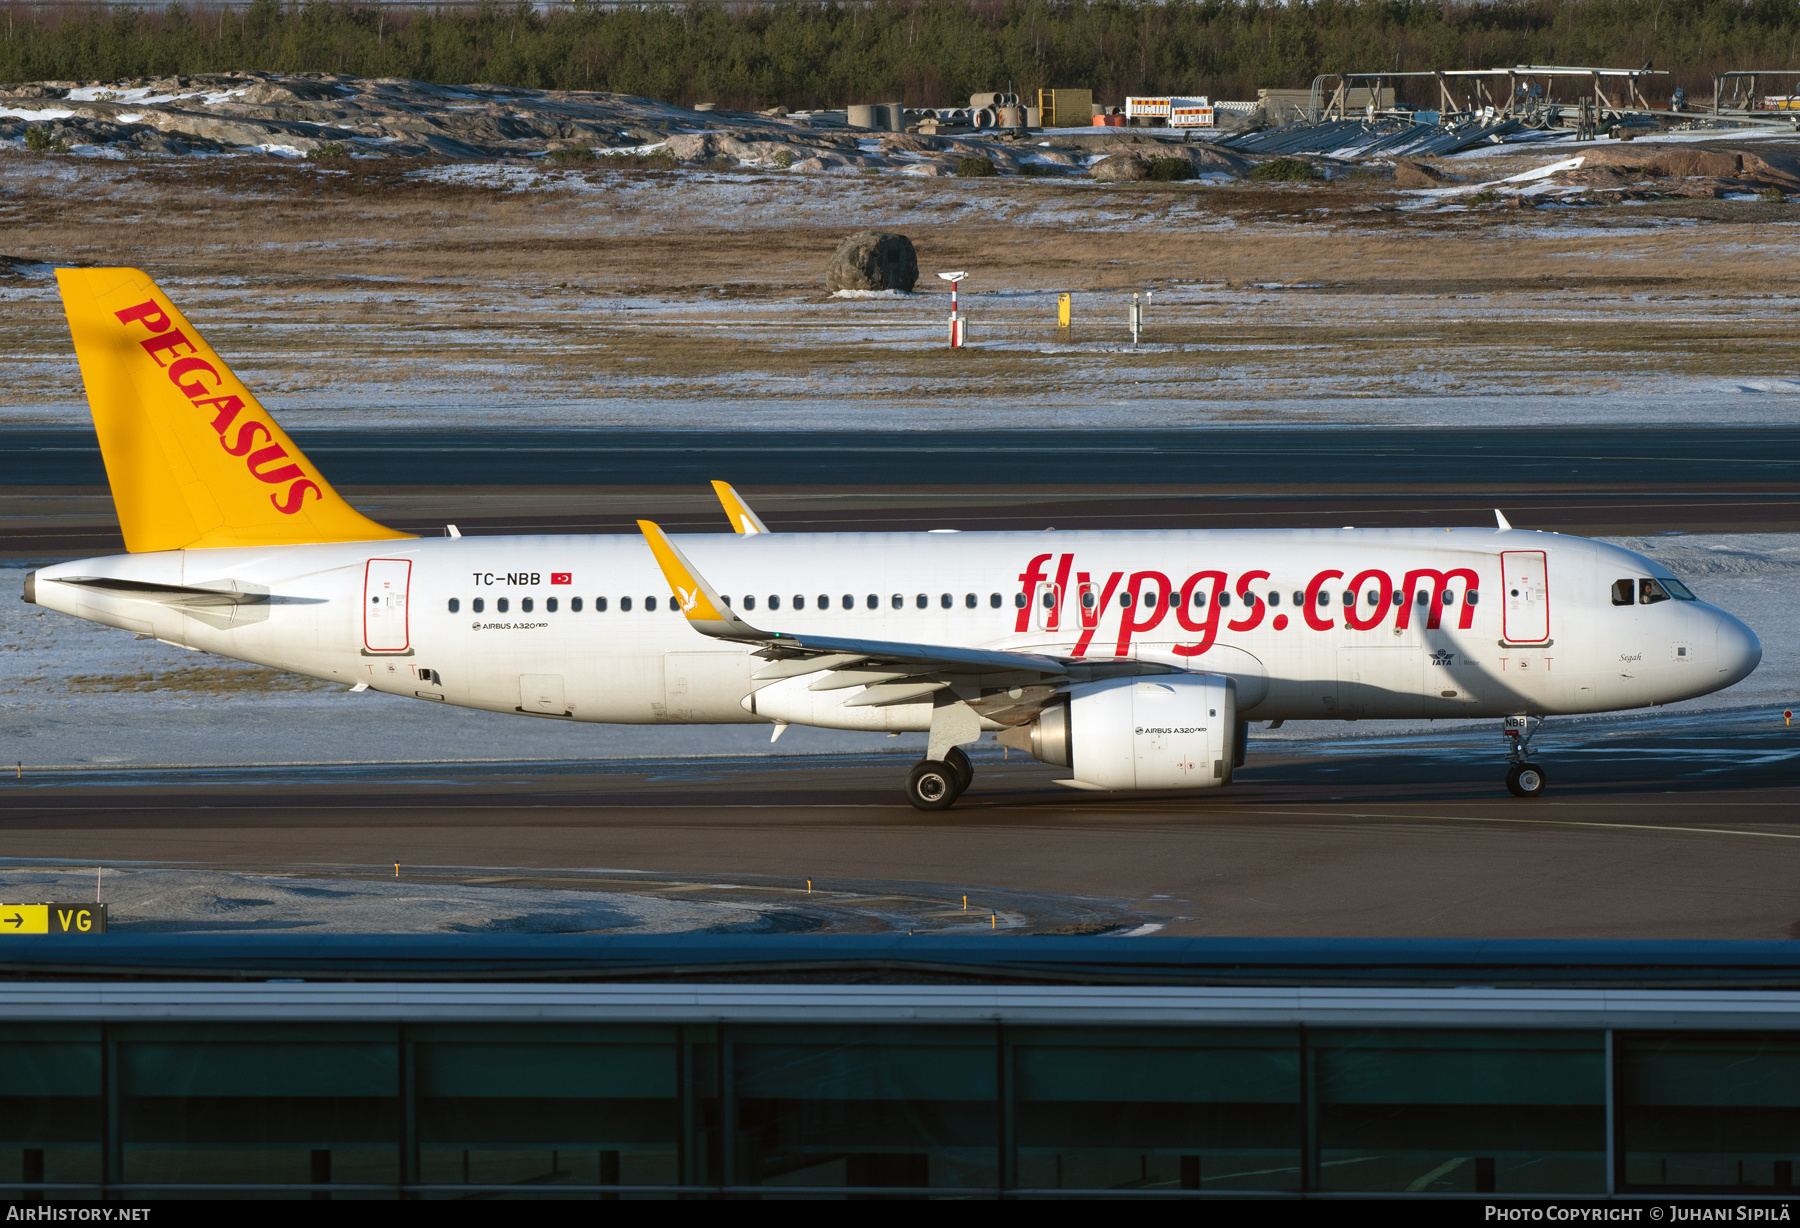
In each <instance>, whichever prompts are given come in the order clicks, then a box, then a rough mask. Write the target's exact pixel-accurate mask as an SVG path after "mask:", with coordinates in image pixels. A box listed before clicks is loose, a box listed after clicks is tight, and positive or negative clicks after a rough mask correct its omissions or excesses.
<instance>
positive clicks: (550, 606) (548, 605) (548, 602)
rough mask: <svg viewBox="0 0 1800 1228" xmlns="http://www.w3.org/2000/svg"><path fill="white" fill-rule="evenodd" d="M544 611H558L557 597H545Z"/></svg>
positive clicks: (549, 612)
mask: <svg viewBox="0 0 1800 1228" xmlns="http://www.w3.org/2000/svg"><path fill="white" fill-rule="evenodd" d="M544 613H546V614H554V613H556V598H554V597H546V598H545V599H544Z"/></svg>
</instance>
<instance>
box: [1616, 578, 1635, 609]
mask: <svg viewBox="0 0 1800 1228" xmlns="http://www.w3.org/2000/svg"><path fill="white" fill-rule="evenodd" d="M1612 603H1613V604H1614V605H1636V604H1637V581H1636V580H1614V581H1613V585H1612Z"/></svg>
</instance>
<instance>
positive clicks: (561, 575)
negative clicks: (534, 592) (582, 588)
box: [550, 571, 575, 584]
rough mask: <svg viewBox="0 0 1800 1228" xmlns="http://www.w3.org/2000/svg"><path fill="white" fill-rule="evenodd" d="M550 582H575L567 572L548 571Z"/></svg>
mask: <svg viewBox="0 0 1800 1228" xmlns="http://www.w3.org/2000/svg"><path fill="white" fill-rule="evenodd" d="M550 583H552V584H573V583H575V581H574V580H573V579H572V578H571V577H570V573H569V572H566V571H553V572H551V573H550Z"/></svg>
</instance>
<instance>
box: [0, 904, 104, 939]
mask: <svg viewBox="0 0 1800 1228" xmlns="http://www.w3.org/2000/svg"><path fill="white" fill-rule="evenodd" d="M105 932H106V905H104V904H0V937H5V936H8V935H12V934H73V935H75V936H77V937H80V936H82V935H85V934H104V933H105Z"/></svg>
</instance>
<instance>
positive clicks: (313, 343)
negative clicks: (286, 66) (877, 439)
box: [0, 74, 1800, 428]
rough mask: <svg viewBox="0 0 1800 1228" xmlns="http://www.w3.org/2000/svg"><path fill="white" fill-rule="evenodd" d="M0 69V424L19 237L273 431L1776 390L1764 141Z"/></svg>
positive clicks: (55, 403) (14, 412)
mask: <svg viewBox="0 0 1800 1228" xmlns="http://www.w3.org/2000/svg"><path fill="white" fill-rule="evenodd" d="M3 93H4V97H0V237H3V238H0V311H3V312H4V314H5V317H6V320H7V323H8V325H9V334H8V340H9V352H8V360H7V368H6V371H7V377H8V378H7V379H6V381H5V382H4V385H0V423H12V424H25V423H33V422H70V423H77V422H82V421H84V420H85V419H86V406H85V403H84V397H83V395H82V392H81V387H80V379H79V373H78V371H77V369H76V366H75V362H74V356H73V354H72V353H71V352H70V350H69V345H68V335H67V330H66V328H65V326H64V324H63V322H62V318H61V311H60V307H59V305H58V302H57V299H56V295H55V288H54V284H53V280H52V279H51V277H50V276H49V273H50V269H51V266H53V265H55V264H59V263H63V264H66V263H76V264H82V263H85V264H98V263H122V264H130V265H134V266H138V267H142V268H144V269H146V270H148V271H150V272H151V273H152V274H153V275H155V276H156V277H157V278H158V279H159V281H161V282H162V284H163V285H164V286H165V287H166V288H167V289H168V290H169V292H170V293H171V294H174V295H176V296H177V298H178V300H179V301H180V302H181V303H182V305H183V307H184V309H185V310H186V311H188V313H189V314H190V316H191V317H192V318H193V319H194V321H195V322H196V323H197V324H198V325H199V326H200V327H202V328H203V329H205V331H206V333H207V335H208V337H209V339H210V340H211V341H212V342H213V344H214V345H215V346H216V347H217V348H218V349H219V350H220V351H221V352H222V353H224V354H226V355H227V356H228V357H229V359H230V361H231V362H232V363H233V365H234V367H235V368H236V369H237V370H238V371H239V373H240V374H241V375H243V376H244V377H245V378H246V379H247V380H248V381H249V382H250V383H251V385H252V386H253V387H255V388H257V389H258V390H259V391H260V392H262V393H263V394H264V395H265V397H266V399H267V400H268V401H269V403H270V405H271V407H272V408H273V409H275V410H276V412H278V413H280V414H281V415H282V418H283V421H284V422H288V423H290V424H292V425H301V426H306V425H326V424H346V425H347V424H349V423H352V422H382V423H386V424H397V423H412V424H420V425H424V424H430V423H434V422H444V421H465V422H466V421H480V422H484V423H497V424H509V423H513V424H527V423H548V422H557V423H587V424H604V423H609V422H617V423H630V424H633V425H663V426H694V425H709V424H722V423H741V422H742V421H743V420H744V416H745V414H747V413H752V412H754V413H757V414H759V415H762V420H764V421H768V422H770V423H771V424H775V423H789V424H795V425H806V424H811V425H824V424H831V425H838V424H841V423H842V421H843V419H844V415H845V413H846V412H847V410H846V407H847V406H848V407H850V408H849V410H848V412H850V413H852V414H855V415H858V416H859V417H860V419H865V420H866V421H867V422H868V423H869V425H871V426H873V427H882V428H894V427H906V426H921V425H939V426H944V425H971V424H980V425H993V424H995V423H997V422H1008V423H1012V424H1016V425H1021V426H1026V425H1030V426H1042V427H1051V428H1053V427H1055V426H1057V425H1059V424H1063V423H1081V424H1084V425H1098V424H1101V423H1103V422H1108V421H1119V422H1122V423H1130V424H1132V425H1137V426H1142V425H1147V424H1151V423H1167V424H1170V425H1187V424H1197V423H1203V422H1271V421H1273V422H1312V421H1371V422H1374V421H1386V422H1391V421H1414V420H1417V421H1421V422H1434V421H1486V420H1491V419H1492V418H1493V415H1494V413H1495V412H1496V411H1495V410H1494V408H1493V405H1492V403H1491V401H1490V400H1489V399H1488V398H1492V397H1496V396H1505V397H1507V398H1509V400H1508V402H1507V410H1506V413H1507V417H1508V420H1509V421H1512V422H1514V423H1520V424H1522V423H1524V422H1530V421H1556V420H1568V419H1571V418H1575V419H1580V420H1596V419H1598V420H1617V421H1634V422H1635V421H1647V420H1662V419H1671V418H1674V419H1686V418H1688V417H1691V416H1693V415H1694V414H1704V415H1710V416H1715V417H1718V416H1724V417H1728V418H1731V419H1732V420H1738V421H1763V420H1770V419H1771V417H1773V418H1782V417H1784V416H1787V415H1789V414H1790V413H1791V405H1792V396H1793V394H1794V393H1795V392H1796V391H1800V383H1796V380H1795V372H1796V369H1797V368H1800V338H1796V336H1795V335H1794V332H1793V329H1792V327H1791V315H1792V287H1791V277H1790V275H1789V269H1790V268H1791V263H1792V252H1793V243H1794V237H1795V234H1796V226H1800V205H1796V204H1790V203H1788V202H1787V194H1788V193H1789V192H1790V191H1800V160H1797V155H1800V137H1797V136H1795V135H1794V134H1782V133H1780V132H1772V131H1770V130H1767V129H1764V130H1759V131H1752V130H1744V131H1733V132H1726V131H1707V130H1693V131H1686V132H1672V133H1667V134H1663V135H1661V136H1659V137H1655V138H1651V137H1644V136H1640V137H1639V138H1638V139H1636V140H1633V141H1630V142H1626V141H1618V140H1601V141H1596V142H1587V143H1574V142H1572V141H1562V140H1552V141H1547V142H1545V141H1537V142H1533V143H1528V144H1503V145H1492V146H1483V147H1479V148H1476V149H1472V150H1469V151H1466V152H1464V153H1460V154H1456V155H1454V156H1450V157H1442V158H1435V159H1430V160H1424V161H1419V160H1401V161H1398V162H1393V161H1383V160H1371V161H1366V162H1361V163H1350V162H1345V161H1341V160H1334V159H1329V158H1318V157H1314V158H1308V159H1305V160H1303V161H1302V162H1301V163H1300V164H1299V172H1298V173H1301V174H1308V175H1317V176H1320V177H1319V178H1313V179H1299V180H1288V181H1281V180H1268V179H1263V178H1257V177H1256V176H1259V175H1266V174H1268V173H1271V172H1270V171H1268V169H1267V167H1268V165H1269V163H1270V162H1271V161H1273V159H1271V158H1267V157H1260V158H1249V157H1245V156H1241V155H1238V154H1235V153H1233V152H1231V151H1230V150H1221V149H1216V148H1213V147H1211V146H1210V145H1208V144H1206V143H1203V142H1197V141H1159V140H1158V139H1157V136H1158V134H1157V133H1155V132H1152V131H1149V130H1135V129H1126V130H1118V129H1114V130H1092V131H1087V132H1068V131H1063V132H1051V133H1034V134H1029V135H1028V136H1027V137H1026V138H1025V139H1023V140H1011V139H1002V138H1000V137H998V136H993V135H991V134H990V135H989V136H976V135H947V136H927V135H923V134H920V133H878V132H866V131H858V130H851V129H848V128H846V127H845V126H844V125H843V123H842V120H841V118H839V117H834V116H832V115H827V114H817V115H780V114H770V115H760V114H758V115H748V114H737V113H729V112H720V111H697V110H689V109H687V108H681V107H675V106H671V105H668V104H664V103H660V102H656V101H653V100H649V99H641V98H624V97H619V96H615V95H596V94H564V93H554V92H546V91H529V90H509V89H498V88H495V87H488V86H468V87H439V86H428V85H421V84H419V83H416V82H406V81H367V80H361V79H358V78H349V77H332V76H325V75H308V76H287V77H273V76H270V75H268V74H235V75H229V76H219V77H189V78H169V79H161V80H155V81H139V82H116V83H110V84H94V83H86V84H83V83H72V82H62V83H38V84H33V85H25V86H14V87H10V88H8V89H6V90H4V91H3ZM7 116H10V117H12V118H10V119H8V118H6V117H7ZM33 133H36V134H37V135H36V136H33V135H32V134H33ZM1163 135H1164V136H1172V135H1173V134H1167V133H1164V134H1163ZM29 145H36V146H38V147H39V148H37V149H32V148H28V146H29ZM308 152H310V153H311V154H312V155H314V156H312V157H303V156H299V155H301V154H303V153H308ZM965 161H970V162H972V163H975V164H977V165H976V166H975V167H974V169H976V170H980V169H983V168H985V169H988V170H992V171H994V172H996V173H994V174H991V175H970V174H963V173H959V172H962V171H964V170H965V169H968V168H965V167H964V166H963V163H964V162H965ZM1286 170H1287V171H1289V172H1292V171H1294V167H1293V166H1292V165H1290V166H1289V167H1287V168H1286ZM1178 171H1179V172H1181V173H1183V174H1191V175H1192V176H1193V177H1192V178H1173V177H1168V176H1172V175H1173V174H1175V173H1176V172H1178ZM1157 175H1162V176H1165V177H1164V178H1157V177H1154V176H1157ZM152 223H153V224H152ZM864 230H868V231H880V232H884V233H893V234H901V235H905V236H907V237H908V238H909V239H910V240H911V242H912V245H913V248H914V250H915V252H916V260H917V265H918V269H919V281H918V284H917V287H916V290H917V293H911V294H892V293H887V292H876V293H873V294H871V293H870V292H868V291H858V290H855V289H848V290H845V289H841V288H840V287H838V286H833V287H830V288H828V287H827V285H826V270H827V266H828V264H829V262H830V260H831V256H832V253H833V251H834V250H835V249H836V248H837V247H838V245H839V243H840V242H841V241H842V240H843V239H844V238H845V236H846V235H848V234H850V233H852V232H856V231H864ZM952 269H955V270H965V271H967V272H969V274H970V277H969V279H968V280H967V281H965V282H964V283H963V286H962V292H963V296H964V298H963V304H964V308H965V310H966V312H967V314H968V319H969V339H970V345H969V347H968V348H967V349H966V350H964V351H961V352H958V353H954V354H953V353H950V352H948V351H947V350H946V349H945V347H944V343H943V339H944V322H945V314H946V311H947V308H948V303H947V302H946V301H945V296H944V294H943V291H945V290H947V287H946V286H944V285H943V283H941V282H939V281H938V279H937V278H936V277H935V276H934V274H936V273H939V272H944V271H949V270H952ZM834 289H836V290H838V291H839V292H838V293H837V294H835V295H834V294H833V292H832V291H833V290H834ZM1062 293H1070V294H1072V295H1073V296H1074V304H1075V306H1074V319H1075V326H1074V327H1073V328H1072V329H1070V330H1067V331H1062V330H1059V329H1058V328H1057V327H1056V301H1057V298H1058V296H1059V295H1060V294H1062ZM1134 294H1137V295H1142V296H1145V298H1144V301H1145V302H1146V303H1147V304H1148V307H1147V309H1146V311H1145V313H1144V325H1145V328H1144V331H1143V332H1142V334H1141V335H1140V336H1139V337H1138V338H1137V344H1135V345H1134V344H1133V339H1132V337H1131V335H1130V333H1129V331H1128V330H1127V327H1126V319H1127V312H1128V309H1129V306H1130V303H1131V300H1132V296H1133V295H1134Z"/></svg>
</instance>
